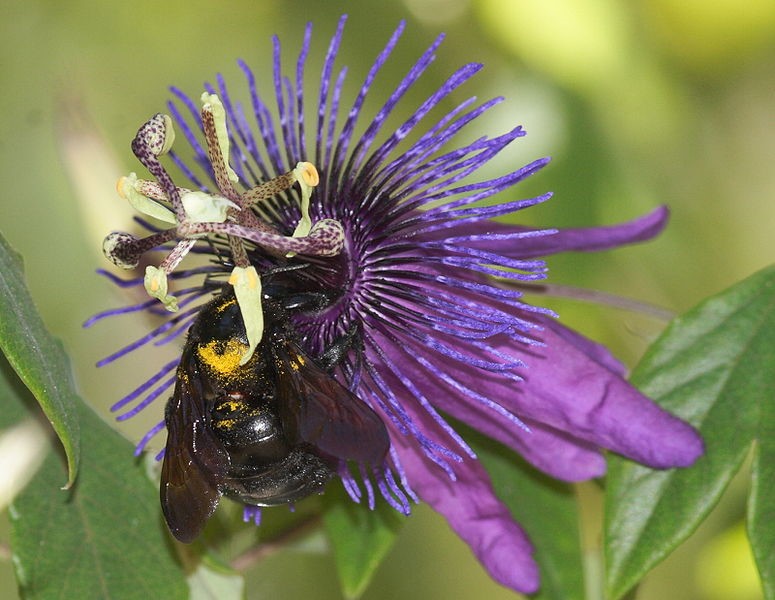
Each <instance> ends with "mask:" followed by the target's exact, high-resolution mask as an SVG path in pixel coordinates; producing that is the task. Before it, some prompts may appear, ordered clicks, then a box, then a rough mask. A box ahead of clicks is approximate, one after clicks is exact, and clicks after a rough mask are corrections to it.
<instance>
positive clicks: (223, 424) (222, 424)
mask: <svg viewBox="0 0 775 600" xmlns="http://www.w3.org/2000/svg"><path fill="white" fill-rule="evenodd" d="M236 423H237V421H235V420H234V419H221V420H220V421H216V422H215V423H214V425H215V426H216V427H217V428H218V429H231V428H232V427H234V425H235V424H236Z"/></svg>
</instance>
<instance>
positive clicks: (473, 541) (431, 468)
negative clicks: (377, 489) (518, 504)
mask: <svg viewBox="0 0 775 600" xmlns="http://www.w3.org/2000/svg"><path fill="white" fill-rule="evenodd" d="M423 426H424V427H425V426H428V427H431V428H434V424H433V423H429V422H428V420H427V419H426V420H424V422H423ZM436 433H437V434H438V435H442V434H443V432H441V431H438V428H436ZM391 437H393V445H394V448H395V449H396V450H397V451H398V454H399V457H400V459H401V463H402V465H403V468H404V471H405V473H406V475H407V477H408V478H409V481H410V483H411V485H412V488H413V489H414V490H415V491H416V492H417V494H418V495H419V496H420V498H421V499H422V500H423V501H424V502H427V503H428V504H429V505H430V506H431V507H432V508H433V509H434V510H435V511H436V512H438V513H439V514H441V515H442V516H443V517H444V518H445V519H446V520H447V522H448V523H449V525H450V527H452V529H453V530H454V531H455V533H457V535H458V536H460V538H461V539H462V540H463V541H464V542H466V544H468V546H469V547H470V548H471V550H472V551H473V552H474V554H475V555H476V557H477V558H478V559H479V561H480V562H481V563H482V565H483V566H484V567H485V569H487V571H488V572H489V573H490V576H491V577H492V578H493V579H495V581H497V582H498V583H500V584H502V585H505V586H507V587H509V588H511V589H514V590H516V591H518V592H521V593H523V594H532V593H535V592H536V591H537V590H538V587H539V585H540V580H539V573H538V565H537V564H536V562H535V560H534V559H533V546H532V544H531V543H530V541H529V540H528V538H527V535H526V534H525V532H524V531H523V530H522V528H521V527H520V526H519V525H517V523H516V522H515V521H514V519H513V518H512V516H511V513H510V512H509V510H508V508H506V506H505V505H504V504H503V503H502V502H501V501H500V500H498V498H497V497H496V496H495V493H494V491H493V489H492V485H491V483H490V479H489V476H488V475H487V472H486V471H485V470H484V468H482V466H481V464H479V462H478V461H476V460H472V459H466V460H465V461H464V462H463V463H459V464H457V465H456V466H455V474H456V475H457V481H451V480H450V479H449V478H448V477H447V476H446V474H445V473H444V472H443V471H441V470H440V469H438V468H437V467H436V466H435V465H434V464H432V463H430V462H429V461H428V460H426V459H423V458H422V453H421V452H418V450H417V448H416V447H415V446H414V444H411V443H410V442H409V439H408V438H406V437H404V436H402V435H400V434H398V435H394V436H391Z"/></svg>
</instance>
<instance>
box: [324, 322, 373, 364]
mask: <svg viewBox="0 0 775 600" xmlns="http://www.w3.org/2000/svg"><path fill="white" fill-rule="evenodd" d="M362 347H363V340H362V339H361V328H360V325H359V324H357V323H353V324H352V325H351V326H350V328H349V329H348V330H347V331H346V332H345V334H344V335H343V336H341V337H339V338H337V339H335V340H334V341H333V342H332V343H331V345H330V346H329V347H328V348H327V349H326V351H325V352H323V354H321V355H320V356H319V357H318V358H317V361H316V362H317V363H318V364H319V365H320V366H321V367H322V368H323V369H324V370H326V371H331V370H332V369H333V368H334V367H336V366H337V365H339V364H340V363H341V362H342V361H343V360H344V357H345V356H347V353H348V352H349V351H350V350H352V349H355V350H357V351H360V350H362ZM358 354H360V353H359V352H358Z"/></svg>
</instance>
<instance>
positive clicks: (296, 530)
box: [231, 515, 320, 572]
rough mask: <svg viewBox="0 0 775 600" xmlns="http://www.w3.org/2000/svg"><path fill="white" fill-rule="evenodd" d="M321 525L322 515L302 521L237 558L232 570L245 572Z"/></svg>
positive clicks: (232, 562)
mask: <svg viewBox="0 0 775 600" xmlns="http://www.w3.org/2000/svg"><path fill="white" fill-rule="evenodd" d="M319 523H320V515H312V516H310V517H309V518H307V519H304V520H303V521H300V522H299V523H297V524H296V525H294V526H293V527H291V528H290V529H287V530H286V531H283V532H282V533H281V534H280V535H278V536H277V537H276V538H274V539H273V540H270V541H267V542H264V543H262V544H259V545H258V546H256V547H255V548H251V549H249V550H247V551H246V552H244V553H242V554H240V555H239V556H237V557H236V558H235V559H234V560H232V561H231V568H232V569H234V570H235V571H240V572H241V571H245V570H247V569H248V568H249V567H250V566H252V565H254V564H255V563H257V562H259V561H262V560H263V559H265V558H266V557H267V556H271V555H272V554H274V553H275V552H277V551H278V550H282V548H283V547H285V546H286V545H287V544H289V543H291V542H293V541H295V540H297V539H299V538H301V537H304V536H305V535H306V534H307V533H309V532H310V531H311V530H312V529H314V528H315V527H316V526H317V525H318V524H319Z"/></svg>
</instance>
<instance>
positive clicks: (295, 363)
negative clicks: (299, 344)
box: [288, 354, 307, 371]
mask: <svg viewBox="0 0 775 600" xmlns="http://www.w3.org/2000/svg"><path fill="white" fill-rule="evenodd" d="M306 363H307V361H306V360H304V357H303V356H301V355H299V354H297V355H296V360H289V361H288V364H289V365H291V369H293V370H294V371H298V370H299V369H301V368H302V367H303V366H304V365H305V364H306Z"/></svg>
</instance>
